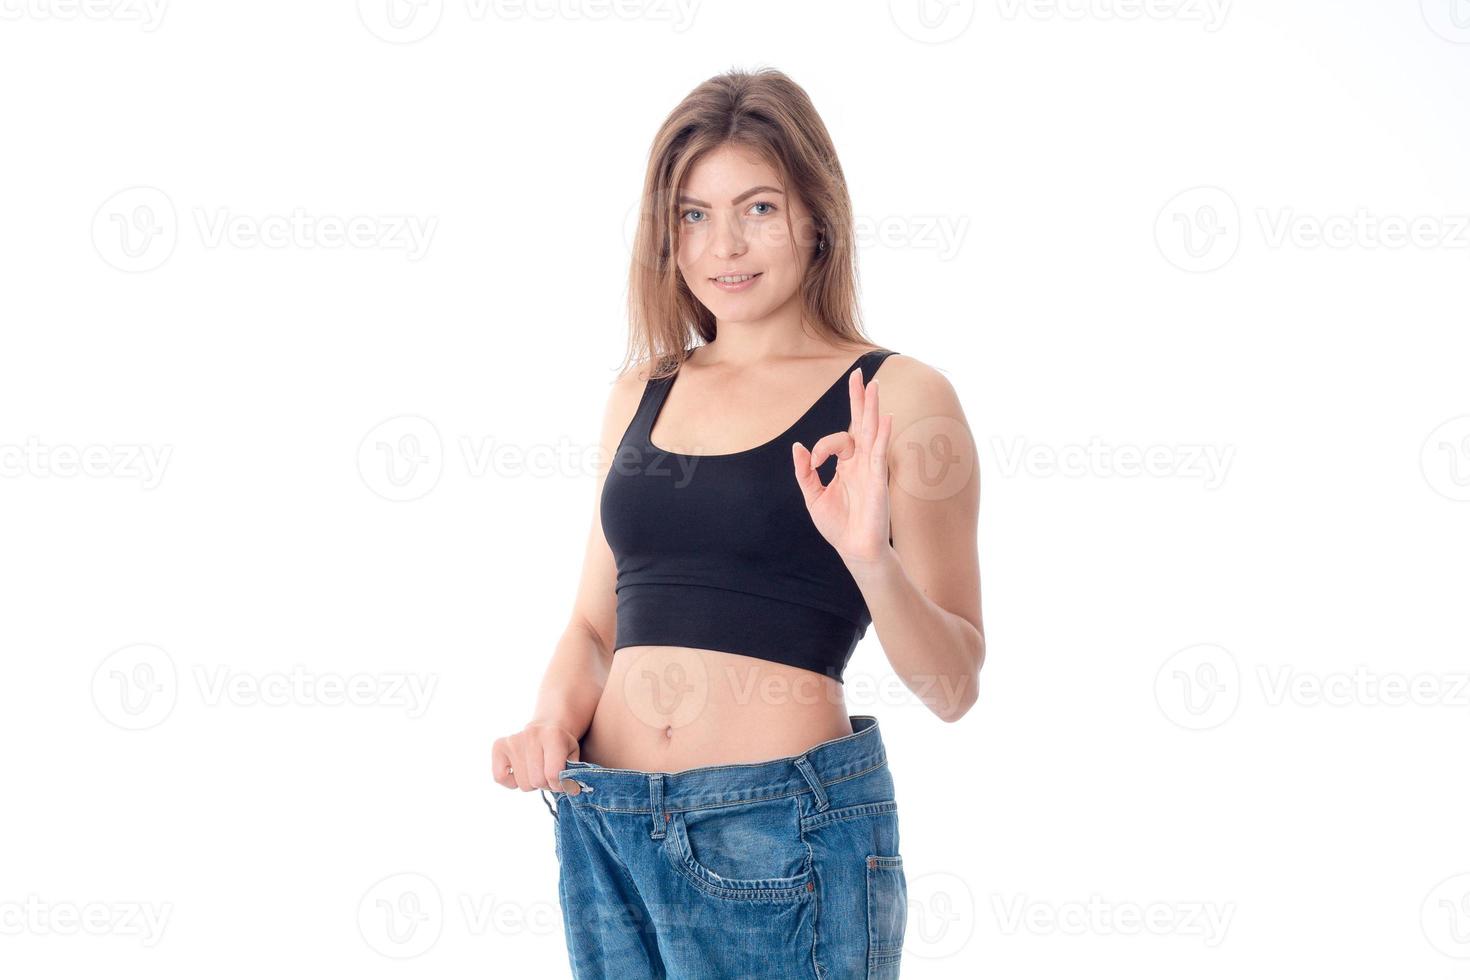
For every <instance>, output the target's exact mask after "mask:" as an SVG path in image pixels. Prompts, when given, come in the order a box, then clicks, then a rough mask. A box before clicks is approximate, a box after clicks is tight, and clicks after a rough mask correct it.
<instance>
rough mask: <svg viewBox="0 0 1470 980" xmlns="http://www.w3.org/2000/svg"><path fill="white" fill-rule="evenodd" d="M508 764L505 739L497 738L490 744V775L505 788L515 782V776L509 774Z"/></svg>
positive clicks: (511, 786) (509, 763) (510, 786)
mask: <svg viewBox="0 0 1470 980" xmlns="http://www.w3.org/2000/svg"><path fill="white" fill-rule="evenodd" d="M510 766H511V762H510V752H508V751H507V750H506V747H505V739H503V738H497V739H496V740H495V743H494V744H493V745H491V746H490V776H491V778H492V779H494V780H495V781H496V782H497V783H499V784H500V785H501V786H504V787H505V788H506V789H511V788H513V787H514V786H515V784H516V779H515V777H514V776H512V775H511V774H510Z"/></svg>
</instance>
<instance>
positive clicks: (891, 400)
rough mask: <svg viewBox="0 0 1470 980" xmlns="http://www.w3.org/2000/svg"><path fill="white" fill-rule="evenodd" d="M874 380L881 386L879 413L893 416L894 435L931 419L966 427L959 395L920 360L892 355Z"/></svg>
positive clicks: (879, 368) (933, 369) (879, 389)
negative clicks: (957, 423) (912, 424)
mask: <svg viewBox="0 0 1470 980" xmlns="http://www.w3.org/2000/svg"><path fill="white" fill-rule="evenodd" d="M885 349H886V348H885ZM873 380H875V381H879V382H881V384H879V386H878V399H879V402H878V404H879V411H881V412H883V413H885V414H887V413H890V412H891V413H892V414H893V422H894V426H893V431H894V432H900V431H902V430H903V428H904V427H905V426H906V425H907V424H911V423H913V422H915V421H917V420H919V419H923V418H928V417H931V416H941V417H945V418H950V419H953V420H955V421H957V422H959V423H960V424H962V425H963V424H964V420H965V415H964V411H963V409H961V407H960V398H959V393H958V392H956V391H955V388H954V385H953V384H952V383H951V382H950V380H949V377H948V376H947V375H946V374H945V373H944V372H942V371H940V370H939V369H938V368H935V367H932V366H930V365H929V364H926V363H924V362H923V361H921V360H919V359H918V358H917V357H912V356H910V355H908V354H900V353H893V354H890V355H889V356H888V357H885V358H884V359H883V363H882V364H880V365H878V370H877V371H876V372H874V374H873Z"/></svg>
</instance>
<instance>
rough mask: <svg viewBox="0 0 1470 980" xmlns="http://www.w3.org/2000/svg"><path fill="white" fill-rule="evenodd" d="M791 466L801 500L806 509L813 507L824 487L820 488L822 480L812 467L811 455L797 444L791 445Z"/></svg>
mask: <svg viewBox="0 0 1470 980" xmlns="http://www.w3.org/2000/svg"><path fill="white" fill-rule="evenodd" d="M791 465H792V466H793V467H794V468H795V471H796V485H797V487H798V488H800V490H801V496H802V499H803V500H805V501H806V505H807V506H808V507H812V506H815V505H816V502H817V498H818V497H820V496H821V495H822V491H823V490H825V489H826V487H824V486H822V478H821V477H820V476H818V475H817V471H816V468H815V467H814V466H812V454H811V453H809V452H807V449H806V447H805V446H803V445H802V444H801V443H799V442H793V443H792V444H791Z"/></svg>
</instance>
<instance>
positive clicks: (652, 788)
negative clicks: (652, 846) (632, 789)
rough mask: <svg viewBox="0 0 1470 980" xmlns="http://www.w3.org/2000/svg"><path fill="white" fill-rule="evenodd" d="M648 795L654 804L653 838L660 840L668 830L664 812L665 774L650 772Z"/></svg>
mask: <svg viewBox="0 0 1470 980" xmlns="http://www.w3.org/2000/svg"><path fill="white" fill-rule="evenodd" d="M648 797H649V799H650V801H652V803H653V806H652V810H653V839H654V840H658V839H660V838H662V837H663V836H664V834H665V833H666V832H667V831H665V829H664V822H665V821H666V820H667V819H668V817H667V816H666V815H665V814H664V774H663V773H661V772H654V773H649V774H648Z"/></svg>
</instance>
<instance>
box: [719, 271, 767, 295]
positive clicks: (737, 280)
mask: <svg viewBox="0 0 1470 980" xmlns="http://www.w3.org/2000/svg"><path fill="white" fill-rule="evenodd" d="M759 276H760V273H759V272H755V273H736V274H734V275H729V276H714V277H711V279H710V282H712V283H714V284H715V285H716V286H718V287H719V288H721V289H723V290H725V291H726V292H737V291H739V290H741V289H749V288H750V284H751V283H753V282H755V280H756V279H757V277H759Z"/></svg>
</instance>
